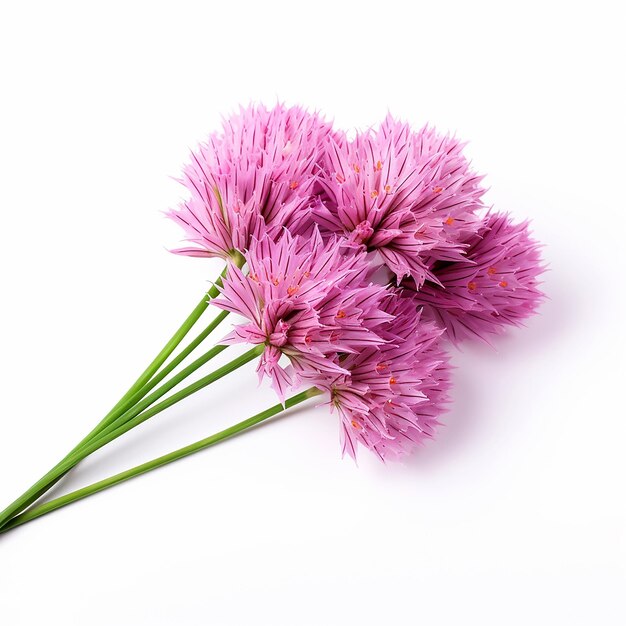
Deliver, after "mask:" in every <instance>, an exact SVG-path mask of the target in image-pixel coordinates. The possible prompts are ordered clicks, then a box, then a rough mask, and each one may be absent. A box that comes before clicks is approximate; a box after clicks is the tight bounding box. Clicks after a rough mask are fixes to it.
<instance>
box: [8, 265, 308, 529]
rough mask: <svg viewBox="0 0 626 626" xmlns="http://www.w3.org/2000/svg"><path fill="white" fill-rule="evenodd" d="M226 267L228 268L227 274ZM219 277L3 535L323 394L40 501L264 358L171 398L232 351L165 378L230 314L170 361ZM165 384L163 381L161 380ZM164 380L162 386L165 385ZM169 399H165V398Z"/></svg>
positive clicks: (208, 355) (19, 502)
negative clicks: (124, 439)
mask: <svg viewBox="0 0 626 626" xmlns="http://www.w3.org/2000/svg"><path fill="white" fill-rule="evenodd" d="M236 263H237V265H238V266H239V267H241V265H242V264H243V259H242V258H241V257H239V258H237V259H236ZM225 271H226V270H224V272H225ZM224 272H222V275H221V276H220V278H219V279H218V280H217V281H216V283H215V285H214V286H213V287H212V288H211V289H210V290H209V291H208V292H207V293H205V294H204V295H203V297H202V300H201V301H200V302H199V303H198V305H197V306H196V307H195V308H194V309H193V311H192V312H191V313H190V314H189V316H188V317H187V319H186V320H185V321H184V322H183V324H182V325H181V326H180V328H179V329H178V330H177V331H176V332H175V333H174V335H173V336H172V338H171V339H170V340H169V341H168V342H167V343H166V344H165V346H164V347H163V349H162V350H161V351H160V352H159V354H158V355H157V356H156V357H155V359H154V360H153V361H152V362H151V363H150V365H149V366H148V367H147V368H146V369H145V371H144V372H143V373H142V374H141V376H139V378H138V379H137V380H136V381H135V383H134V384H133V385H132V386H131V387H130V389H128V391H127V392H126V393H125V394H124V395H123V396H122V398H121V399H120V400H119V401H118V402H117V403H116V404H115V406H114V407H113V408H112V409H111V410H110V411H109V412H108V413H107V414H106V415H105V416H104V418H103V419H102V420H101V421H100V422H99V423H98V424H97V426H95V428H93V429H92V430H91V431H90V432H89V434H87V435H86V436H85V437H84V438H83V439H82V440H81V441H80V442H79V443H78V444H77V445H76V446H75V447H74V448H73V449H72V450H70V452H68V453H67V454H66V455H65V457H63V458H62V459H61V460H60V461H59V462H58V463H57V464H56V465H55V466H54V467H53V468H52V469H50V471H48V472H47V473H46V474H45V475H44V476H42V477H41V478H40V479H39V480H38V481H37V482H35V483H34V484H33V485H32V486H31V487H30V488H29V489H27V490H26V491H25V492H24V493H23V494H22V495H21V496H20V497H19V498H17V499H16V500H15V501H14V502H12V503H11V504H10V505H9V506H8V507H7V508H6V509H4V511H2V512H1V513H0V533H4V532H6V531H8V530H10V529H12V528H15V527H17V526H20V525H22V524H25V523H26V522H29V521H31V520H33V519H36V518H38V517H41V516H42V515H45V514H46V513H50V512H51V511H54V510H56V509H58V508H60V507H63V506H66V505H68V504H71V503H72V502H75V501H77V500H81V499H83V498H86V497H87V496H89V495H92V494H94V493H97V492H99V491H102V490H104V489H107V488H108V487H112V486H114V485H117V484H119V483H121V482H124V481H126V480H129V479H130V478H133V477H135V476H139V475H141V474H145V473H146V472H149V471H151V470H153V469H156V468H158V467H161V466H163V465H167V464H168V463H172V462H173V461H176V460H178V459H181V458H183V457H185V456H189V455H190V454H194V453H195V452H198V451H200V450H203V449H205V448H208V447H209V446H212V445H215V444H216V443H218V442H220V441H224V440H225V439H228V438H230V437H232V436H234V435H236V434H238V433H240V432H242V431H244V430H247V429H249V428H251V427H253V426H255V425H257V424H259V423H261V422H263V421H265V420H267V419H269V418H270V417H273V416H275V415H277V414H278V413H281V412H282V411H284V410H286V409H288V408H290V407H293V406H295V405H297V404H300V403H301V402H304V401H305V400H307V399H308V398H311V397H313V396H315V395H317V394H318V393H319V391H318V390H317V389H316V388H315V387H312V388H310V389H308V390H306V391H303V392H301V393H298V394H296V395H294V396H293V397H291V398H288V399H287V400H286V401H285V403H284V404H280V403H279V404H275V405H273V406H271V407H269V408H268V409H266V410H264V411H262V412H260V413H258V414H256V415H254V416H252V417H250V418H248V419H246V420H244V421H242V422H239V423H237V424H235V425H233V426H231V427H229V428H226V429H225V430H222V431H220V432H218V433H216V434H214V435H211V436H209V437H206V438H205V439H201V440H200V441H197V442H195V443H192V444H190V445H188V446H185V447H183V448H180V449H178V450H175V451H173V452H170V453H168V454H165V455H163V456H160V457H158V458H156V459H153V460H151V461H148V462H146V463H142V464H141V465H138V466H137V467H134V468H131V469H129V470H126V471H124V472H121V473H119V474H116V475H114V476H111V477H109V478H106V479H104V480H101V481H98V482H96V483H94V484H92V485H88V486H87V487H83V488H81V489H78V490H76V491H73V492H71V493H68V494H66V495H63V496H60V497H57V498H55V499H53V500H50V501H48V502H45V503H43V504H38V503H37V501H38V500H39V499H40V498H42V496H44V495H45V494H46V493H47V492H48V491H49V490H50V489H51V488H52V487H53V486H54V485H55V484H56V483H57V482H58V481H60V480H61V479H62V478H63V477H64V476H65V475H66V474H67V473H68V472H70V471H71V470H72V469H73V468H74V467H75V466H76V465H77V464H78V463H80V462H81V461H82V460H84V459H85V458H86V457H88V456H89V455H90V454H93V453H94V452H96V450H99V449H100V448H102V447H103V446H106V445H107V444H109V443H110V442H112V441H114V440H115V439H117V438H118V437H121V436H122V435H124V434H125V433H127V432H128V431H130V430H132V429H133V428H135V427H136V426H139V425H140V424H142V423H143V422H145V421H146V420H148V419H150V418H151V417H154V416H155V415H157V414H158V413H160V412H161V411H164V410H165V409H167V408H168V407H170V406H172V405H173V404H176V403H177V402H180V401H181V400H183V399H184V398H186V397H188V396H190V395H191V394H193V393H196V392H197V391H200V390H201V389H203V388H205V387H207V386H208V385H210V384H212V383H214V382H216V381H217V380H219V379H220V378H223V377H224V376H226V375H227V374H229V373H231V372H234V371H235V370H236V369H238V368H240V367H241V366H243V365H245V364H246V363H249V362H250V361H252V360H253V359H255V358H256V357H258V356H259V355H260V354H261V353H262V352H263V349H264V346H263V345H257V346H254V347H253V348H251V349H250V350H248V351H247V352H245V353H244V354H242V355H240V356H237V357H236V358H234V359H232V360H231V361H229V362H228V363H226V364H225V365H222V366H221V367H219V368H217V369H216V370H214V371H213V372H211V373H209V374H206V375H205V376H203V377H201V378H200V379H198V380H196V381H195V382H193V383H190V384H188V385H187V386H184V387H182V389H179V390H177V391H175V392H174V393H172V394H171V395H169V396H167V397H165V398H163V396H166V394H168V393H169V392H170V391H173V390H174V389H175V388H177V387H178V386H180V385H181V383H182V382H183V381H184V380H185V379H186V378H188V377H189V376H190V375H191V374H193V373H194V372H195V371H196V370H198V369H199V368H201V367H202V366H204V365H205V364H207V363H208V362H209V361H211V360H212V359H213V358H214V357H216V356H217V355H218V354H220V353H221V352H223V351H224V350H226V348H227V346H225V345H219V344H218V345H215V346H213V347H212V348H210V349H209V350H207V351H206V352H204V353H203V354H201V356H199V357H197V358H196V359H195V360H194V361H192V362H191V363H190V364H189V365H187V366H186V367H184V368H183V369H181V370H180V371H179V372H178V373H175V374H174V375H172V377H171V378H169V380H167V381H166V382H163V381H164V380H165V379H166V378H167V377H168V376H169V375H170V374H173V373H174V372H175V370H176V369H177V368H178V366H179V365H181V364H182V363H183V362H184V361H185V360H186V359H187V357H189V356H190V355H191V354H192V353H193V352H195V351H196V350H197V348H199V346H200V345H201V344H202V343H203V342H204V341H205V339H207V338H208V337H209V335H210V334H211V333H212V332H213V331H214V330H215V329H216V328H217V327H218V326H219V325H220V324H221V323H222V322H223V321H224V319H225V318H226V317H227V315H228V312H227V311H221V312H220V313H218V315H217V316H215V317H214V318H213V320H211V322H210V323H209V324H208V325H207V326H206V327H205V328H204V330H202V331H201V332H200V333H199V334H198V335H197V337H196V338H195V339H193V341H191V342H190V343H189V344H188V345H187V346H186V347H185V348H184V349H183V350H181V351H180V352H179V353H178V354H177V355H176V356H175V357H173V358H172V359H171V360H170V361H169V362H167V361H168V359H169V358H170V356H171V355H172V354H173V353H174V351H175V350H176V349H177V348H178V346H179V345H180V344H181V343H182V341H183V340H184V338H185V337H186V336H187V335H188V333H189V332H190V331H191V329H192V328H193V327H194V326H195V325H196V323H197V322H198V321H199V320H200V318H201V317H202V315H203V313H204V312H205V311H206V309H207V308H208V306H209V304H210V301H211V299H212V298H214V297H216V296H217V295H218V293H219V288H220V287H221V280H222V277H223V275H224ZM160 383H162V384H160ZM159 384H160V386H159ZM162 398H163V399H162Z"/></svg>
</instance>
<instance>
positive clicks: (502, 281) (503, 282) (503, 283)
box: [498, 280, 509, 287]
mask: <svg viewBox="0 0 626 626" xmlns="http://www.w3.org/2000/svg"><path fill="white" fill-rule="evenodd" d="M498 284H499V285H500V287H506V286H507V285H508V284H509V283H507V282H506V280H501V281H500V282H499V283H498Z"/></svg>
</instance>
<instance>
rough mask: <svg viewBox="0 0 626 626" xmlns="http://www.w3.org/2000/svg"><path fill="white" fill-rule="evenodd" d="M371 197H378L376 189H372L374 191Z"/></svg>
mask: <svg viewBox="0 0 626 626" xmlns="http://www.w3.org/2000/svg"><path fill="white" fill-rule="evenodd" d="M370 197H371V198H377V197H378V192H377V191H376V189H374V191H372V193H371V194H370Z"/></svg>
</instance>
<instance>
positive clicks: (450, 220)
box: [444, 217, 454, 226]
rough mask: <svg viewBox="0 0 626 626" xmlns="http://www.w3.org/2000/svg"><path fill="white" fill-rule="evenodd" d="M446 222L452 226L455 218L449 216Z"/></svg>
mask: <svg viewBox="0 0 626 626" xmlns="http://www.w3.org/2000/svg"><path fill="white" fill-rule="evenodd" d="M444 224H447V225H448V226H452V224H454V218H453V217H449V218H448V219H447V220H446V221H445V222H444Z"/></svg>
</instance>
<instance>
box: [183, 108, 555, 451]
mask: <svg viewBox="0 0 626 626" xmlns="http://www.w3.org/2000/svg"><path fill="white" fill-rule="evenodd" d="M463 147H464V146H463V144H462V143H461V142H459V141H458V140H457V139H455V138H454V137H451V136H448V135H440V134H438V133H437V132H436V131H435V130H434V129H432V128H429V127H425V128H422V129H421V130H420V131H418V132H414V131H413V130H411V128H410V127H409V126H408V125H407V124H404V123H401V122H398V121H396V120H394V119H393V118H392V117H390V116H388V117H387V118H386V119H385V120H384V122H383V123H382V124H381V125H380V127H379V128H378V129H375V130H374V129H370V130H368V131H366V132H364V133H360V134H357V135H356V137H354V138H353V139H348V138H347V136H346V135H345V134H343V133H340V132H337V131H334V130H333V129H332V127H331V125H330V124H328V123H326V122H324V121H323V120H322V119H321V118H320V117H319V116H317V115H313V114H309V113H307V112H306V111H304V110H302V109H300V108H297V107H296V108H286V107H284V106H282V105H278V106H277V107H275V108H274V109H271V110H268V109H265V108H263V107H251V108H248V109H245V110H242V111H241V112H240V113H239V114H238V115H235V116H234V117H232V118H230V119H228V120H226V121H225V122H224V128H223V132H222V133H221V134H219V135H214V136H212V137H211V138H210V139H209V141H208V142H207V143H206V144H205V145H203V146H201V147H200V148H199V149H198V151H197V152H196V153H194V154H193V155H192V163H191V164H190V165H189V166H188V167H187V168H186V170H185V175H184V179H183V183H184V184H185V186H186V187H187V188H188V190H189V192H190V198H189V199H188V200H187V201H186V202H184V203H183V204H182V205H181V207H179V209H178V210H176V211H173V212H172V213H171V217H172V218H173V219H174V220H175V221H177V222H178V223H179V224H181V225H183V227H184V229H185V233H186V236H187V239H188V241H189V243H190V244H191V246H190V247H186V248H182V249H179V250H176V251H175V252H178V253H181V254H187V255H190V256H218V257H222V258H225V259H227V260H229V268H228V272H227V275H226V277H225V279H224V281H223V287H222V288H221V294H220V296H219V297H218V298H217V299H215V300H214V301H213V303H214V304H215V305H216V306H218V307H220V308H222V309H225V310H227V311H230V312H233V313H236V314H238V315H240V316H242V317H243V318H244V319H245V321H244V322H243V323H238V324H236V325H235V326H234V329H233V331H232V332H231V333H230V334H229V335H228V336H227V337H226V339H225V342H227V343H239V342H244V343H249V344H257V345H262V346H263V353H262V356H261V358H260V361H259V364H258V373H259V376H260V378H261V379H263V378H265V377H268V378H270V379H271V384H272V386H273V388H274V389H275V390H276V392H277V394H278V396H279V397H280V399H281V401H284V399H285V397H286V394H287V393H288V391H289V390H291V389H294V388H297V387H299V386H301V385H304V384H307V385H314V386H316V387H317V388H318V389H320V390H321V391H323V392H324V393H325V394H326V395H327V399H328V404H329V405H330V407H331V409H332V410H333V411H336V412H337V414H338V415H339V418H340V422H341V441H342V448H343V451H344V453H347V454H349V455H350V456H353V457H355V456H356V451H357V447H358V445H359V444H360V445H362V446H364V447H366V448H368V449H370V450H372V451H373V452H374V453H375V454H376V455H378V456H379V457H380V458H381V459H383V460H386V459H393V458H397V457H399V456H402V455H403V454H404V453H406V452H409V451H410V450H412V449H413V448H414V447H415V446H416V445H418V444H420V443H421V442H423V441H424V439H427V438H431V437H433V435H434V432H435V428H436V426H437V424H438V423H439V418H440V417H441V414H442V413H443V412H444V411H445V409H446V405H447V403H448V392H449V389H450V368H449V358H448V355H447V353H446V350H445V341H446V339H449V340H451V341H452V342H454V343H458V342H459V341H461V340H463V339H466V338H469V337H480V338H483V339H485V338H486V337H487V336H489V334H491V333H494V332H497V331H499V330H501V329H502V328H503V327H504V326H505V325H507V324H519V323H520V322H521V321H522V320H523V319H525V318H526V317H528V316H529V315H531V314H532V313H533V312H534V311H535V310H536V308H537V305H538V304H539V302H540V300H541V298H542V294H541V292H540V291H539V289H538V283H537V278H538V276H539V274H540V273H541V272H542V271H543V269H544V268H543V266H542V262H541V259H540V255H539V250H538V245H537V243H536V242H534V241H533V240H532V239H531V238H530V236H529V234H528V226H527V224H525V223H524V224H514V223H513V222H512V221H511V219H510V218H509V217H508V216H506V215H501V214H497V213H490V212H487V211H486V210H485V207H484V205H483V202H482V196H483V193H484V188H483V187H482V186H481V180H482V177H481V176H479V175H477V174H476V173H475V172H473V171H472V169H471V167H470V164H469V162H468V160H467V159H466V158H465V156H464V155H463ZM235 253H237V254H235ZM235 258H236V259H237V262H234V261H233V259H235ZM242 259H243V261H242ZM244 263H245V264H244Z"/></svg>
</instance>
